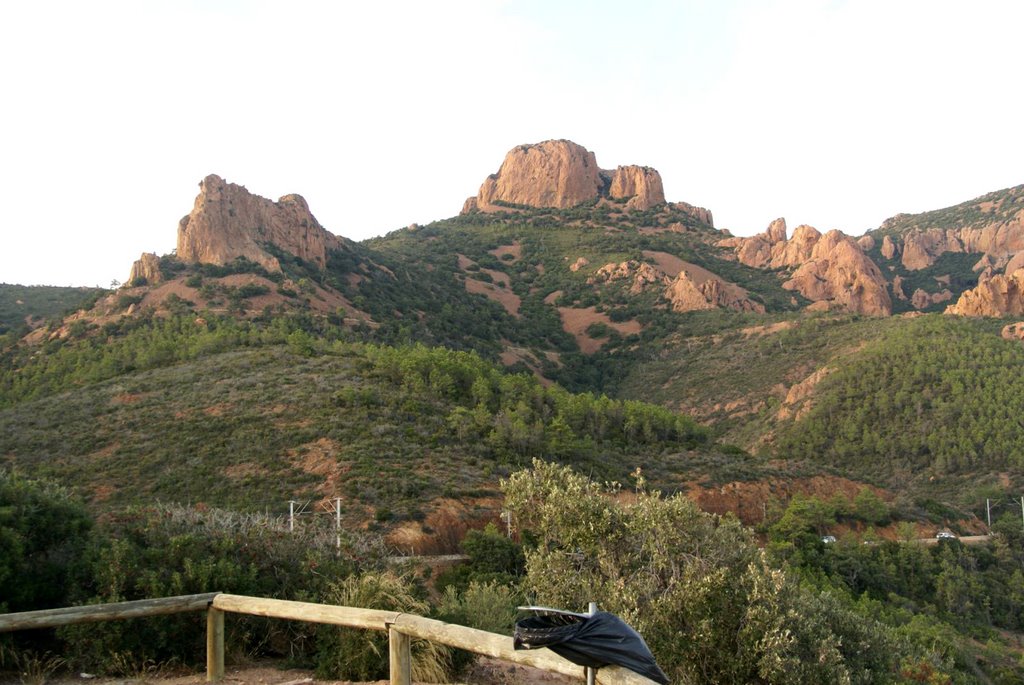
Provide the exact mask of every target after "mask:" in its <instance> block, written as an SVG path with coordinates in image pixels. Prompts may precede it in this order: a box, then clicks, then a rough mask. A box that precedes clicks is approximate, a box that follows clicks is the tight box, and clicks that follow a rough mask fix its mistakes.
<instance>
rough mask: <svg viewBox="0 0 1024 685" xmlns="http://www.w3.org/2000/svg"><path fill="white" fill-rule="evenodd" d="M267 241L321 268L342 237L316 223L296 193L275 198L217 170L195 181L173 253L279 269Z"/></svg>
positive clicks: (186, 258) (186, 257)
mask: <svg viewBox="0 0 1024 685" xmlns="http://www.w3.org/2000/svg"><path fill="white" fill-rule="evenodd" d="M267 244H271V245H275V246H276V247H277V248H279V249H281V250H283V251H285V252H289V253H291V254H294V255H295V256H297V257H299V258H300V259H303V260H305V261H307V262H311V263H313V264H316V265H317V266H319V267H320V268H324V267H325V266H326V265H327V252H328V250H330V249H333V248H336V247H340V246H341V245H342V244H343V240H342V239H341V238H339V237H337V236H335V235H333V234H331V233H329V232H327V231H326V230H325V229H324V228H323V226H321V225H320V223H319V222H318V221H317V220H316V217H314V216H313V214H312V213H311V212H310V211H309V205H308V204H307V203H306V200H305V199H304V198H303V197H302V196H301V195H295V194H291V195H285V196H283V197H281V198H280V199H279V200H278V201H277V202H274V201H272V200H268V199H267V198H264V197H260V196H258V195H253V194H252V193H250V192H249V191H248V190H246V189H245V187H244V186H240V185H236V184H234V183H228V182H227V181H225V180H224V179H222V178H221V177H220V176H217V175H216V174H210V175H209V176H207V177H206V178H204V179H203V180H202V181H201V182H200V183H199V195H198V196H196V201H195V205H194V206H193V208H192V212H191V213H190V214H188V215H187V216H185V217H184V218H182V220H181V221H180V222H179V223H178V249H177V254H178V258H179V259H181V260H182V261H185V262H193V263H203V264H227V263H229V262H232V261H234V260H235V259H237V258H239V257H245V258H246V259H249V260H251V261H253V262H256V263H257V264H260V265H261V266H263V267H264V268H265V269H267V270H268V271H280V270H281V265H280V264H279V263H278V260H277V258H276V257H274V256H273V255H272V254H271V253H270V252H269V251H268V250H267V249H266V245H267Z"/></svg>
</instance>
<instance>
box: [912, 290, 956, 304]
mask: <svg viewBox="0 0 1024 685" xmlns="http://www.w3.org/2000/svg"><path fill="white" fill-rule="evenodd" d="M952 299H953V293H952V292H951V291H950V290H949V289H946V290H942V291H940V292H937V293H930V292H927V291H926V290H922V289H921V288H918V289H917V290H915V291H914V294H913V295H912V296H911V298H910V304H911V305H913V307H914V309H927V308H928V307H930V306H932V305H933V304H939V303H940V302H949V301H950V300H952Z"/></svg>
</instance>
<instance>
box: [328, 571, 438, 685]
mask: <svg viewBox="0 0 1024 685" xmlns="http://www.w3.org/2000/svg"><path fill="white" fill-rule="evenodd" d="M326 601H327V602H329V603H331V604H337V605H340V606H350V607H362V608H364V609H383V610H386V611H400V612H406V613H411V614H419V615H421V616H422V615H426V613H427V611H428V609H429V605H428V604H427V603H426V601H424V600H422V599H420V598H418V597H417V596H416V594H415V592H414V590H413V582H412V580H411V579H410V578H409V577H407V576H400V575H396V574H394V573H392V572H391V571H384V572H380V573H366V574H363V575H359V576H355V575H353V576H349V577H348V578H346V579H344V580H342V581H340V582H336V583H333V584H332V585H331V587H330V588H329V590H328V592H327V596H326ZM317 647H318V654H317V663H316V675H317V677H318V678H323V679H330V680H339V679H341V680H353V681H368V680H371V681H372V680H383V679H386V678H387V677H388V638H387V635H386V634H385V633H381V632H378V631H374V630H359V629H356V628H339V627H335V626H322V627H321V628H320V630H319V632H318V639H317ZM450 668H451V651H450V650H449V649H448V648H447V647H445V646H443V645H438V644H435V643H432V642H427V641H425V640H413V641H412V678H413V680H415V681H419V682H421V683H422V682H429V683H441V682H446V680H447V674H448V672H449V670H450Z"/></svg>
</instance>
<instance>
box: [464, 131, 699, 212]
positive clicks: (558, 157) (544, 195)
mask: <svg viewBox="0 0 1024 685" xmlns="http://www.w3.org/2000/svg"><path fill="white" fill-rule="evenodd" d="M601 197H608V198H611V199H626V198H628V202H627V203H626V205H625V208H626V209H630V210H632V209H636V210H645V209H649V208H651V207H653V206H655V205H659V204H664V202H665V190H664V187H663V185H662V182H661V175H660V174H659V173H658V172H657V171H656V170H654V169H651V168H650V167H643V166H632V165H631V166H620V167H619V168H618V169H616V170H615V171H606V170H603V169H601V168H599V167H598V166H597V159H596V158H595V156H594V153H593V152H590V151H589V150H587V149H586V148H584V147H583V146H581V145H577V144H576V143H574V142H572V141H570V140H546V141H544V142H542V143H536V144H532V145H519V146H517V147H515V148H513V149H511V150H509V152H508V154H506V155H505V161H504V162H502V164H501V168H500V169H498V172H497V173H495V174H491V175H490V176H488V177H487V178H486V179H484V182H483V184H482V185H481V186H480V191H479V192H478V193H477V195H476V197H475V198H472V197H471V198H469V199H467V200H466V202H465V204H464V205H463V207H462V213H463V214H468V213H470V212H473V211H481V212H493V211H499V210H502V209H504V207H503V205H508V204H511V205H525V206H528V207H553V208H557V209H564V208H567V207H575V206H577V205H580V204H583V203H584V202H589V201H591V200H597V199H599V198H601ZM703 211H704V212H707V210H703ZM707 216H708V219H709V220H710V213H707Z"/></svg>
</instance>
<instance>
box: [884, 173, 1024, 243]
mask: <svg viewBox="0 0 1024 685" xmlns="http://www.w3.org/2000/svg"><path fill="white" fill-rule="evenodd" d="M1021 210H1024V185H1021V186H1014V187H1013V188H1005V189H1003V190H997V191H994V192H991V193H987V194H985V195H982V196H981V197H978V198H975V199H973V200H968V201H967V202H961V203H960V204H958V205H953V206H952V207H945V208H943V209H936V210H933V211H930V212H922V213H920V214H897V215H896V216H894V217H892V218H891V219H889V220H888V221H886V222H885V223H884V224H883V225H882V226H880V227H879V228H878V229H876V230H874V231H871V232H870V235H872V236H874V237H875V239H876V240H877V241H879V242H880V241H881V240H882V238H883V237H884V236H886V235H891V236H901V235H903V234H904V233H906V232H908V231H911V230H914V229H916V230H919V231H927V230H929V229H932V228H939V229H942V230H945V229H947V228H952V229H959V228H973V227H980V226H985V225H988V224H995V223H1001V222H1005V221H1009V220H1010V219H1013V218H1015V217H1016V216H1017V215H1018V214H1019V213H1020V212H1021Z"/></svg>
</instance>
